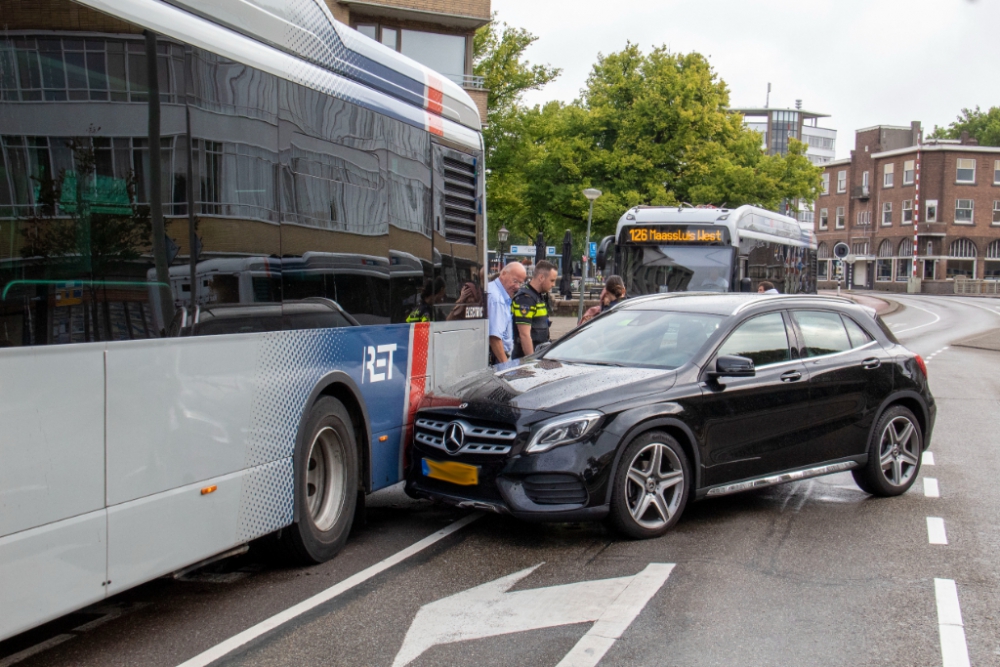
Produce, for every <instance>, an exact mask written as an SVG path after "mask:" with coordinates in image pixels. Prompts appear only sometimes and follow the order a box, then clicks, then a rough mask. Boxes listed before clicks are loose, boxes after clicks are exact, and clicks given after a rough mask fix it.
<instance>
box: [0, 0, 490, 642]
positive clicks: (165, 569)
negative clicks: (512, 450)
mask: <svg viewBox="0 0 1000 667" xmlns="http://www.w3.org/2000/svg"><path fill="white" fill-rule="evenodd" d="M184 4H185V3H183V2H180V3H165V2H160V1H159V0H115V1H114V2H112V1H110V0H107V1H106V0H80V1H79V2H70V1H69V0H38V2H33V3H28V4H25V3H20V2H14V1H13V0H0V16H2V17H3V21H4V24H3V27H2V31H0V82H2V84H3V85H2V87H3V91H2V92H3V94H2V96H0V424H2V425H3V426H2V428H0V609H2V610H3V613H2V614H0V639H3V638H6V637H9V636H11V635H13V634H16V633H19V632H22V631H24V630H26V629H28V628H30V627H33V626H35V625H37V624H39V623H43V622H45V621H47V620H50V619H52V618H55V617H57V616H59V615H61V614H64V613H67V612H69V611H72V610H74V609H78V608H80V607H82V606H85V605H87V604H90V603H93V602H96V601H99V600H102V599H104V598H106V597H108V596H111V595H114V594H116V593H119V592H121V591H124V590H126V589H128V588H129V587H132V586H135V585H137V584H140V583H142V582H145V581H148V580H150V579H152V578H155V577H158V576H161V575H164V574H168V573H171V572H174V571H177V570H179V569H181V568H185V567H188V566H190V565H193V564H196V563H199V562H201V561H202V560H204V559H207V558H210V557H213V556H214V555H216V554H219V553H223V552H225V551H227V550H229V549H232V548H233V547H235V546H237V545H241V544H245V543H247V542H249V541H251V540H253V539H256V538H258V537H261V536H264V535H268V534H271V533H276V532H278V531H280V533H281V535H282V539H283V540H285V541H286V546H287V547H288V550H289V553H290V554H291V555H293V556H294V557H295V558H296V559H297V560H298V561H300V562H317V561H321V560H324V559H326V558H330V557H332V556H333V555H334V554H335V553H336V552H337V550H338V549H339V548H340V547H341V546H342V544H343V542H344V540H345V539H346V537H347V534H348V532H349V530H350V525H351V520H352V519H353V508H354V507H355V504H356V503H357V502H358V500H359V497H360V496H361V494H364V493H367V492H371V491H374V490H377V489H381V488H384V487H386V486H389V485H391V484H394V483H395V482H397V481H399V480H401V479H402V468H403V464H404V459H405V454H406V452H405V443H406V442H407V437H408V429H410V427H411V421H412V414H413V410H414V408H415V406H416V405H417V404H418V403H419V401H420V399H421V397H422V395H423V393H424V392H425V391H426V390H428V389H429V388H433V387H435V386H439V385H442V384H445V383H448V382H450V381H451V380H452V379H454V378H456V377H458V376H459V375H461V374H462V373H464V372H467V371H470V370H474V369H477V368H482V367H484V366H485V365H486V359H487V356H486V349H487V332H486V324H485V320H483V319H482V317H483V314H484V309H483V307H482V304H473V303H468V302H465V301H463V298H464V297H463V295H468V294H471V293H476V290H472V289H466V287H467V286H468V284H469V283H477V284H478V285H479V287H480V289H479V291H478V293H479V294H481V293H482V291H483V290H482V287H483V283H482V281H483V277H484V276H483V274H482V268H483V261H484V258H485V248H484V238H485V216H484V203H483V192H484V188H483V178H484V175H483V168H482V166H483V165H482V142H481V136H480V127H479V119H478V115H477V114H476V112H475V111H474V109H475V105H474V104H473V103H472V102H471V100H469V99H468V96H467V95H465V93H464V92H462V90H461V89H460V88H458V87H457V86H453V87H450V88H449V85H451V84H450V82H447V81H444V82H443V83H442V81H441V80H440V79H441V77H439V76H437V75H434V73H431V72H429V71H426V70H425V69H424V68H421V66H419V65H417V64H416V63H414V62H412V61H409V60H407V59H405V58H403V57H402V56H399V55H398V54H395V53H394V52H392V51H390V50H388V49H384V48H383V47H381V46H380V45H378V44H377V43H375V42H373V41H371V40H366V38H364V37H361V36H359V35H357V34H354V33H353V31H351V30H350V29H348V28H346V27H344V26H342V25H339V24H336V23H335V22H334V20H333V18H332V16H331V15H330V14H329V10H328V9H327V8H326V7H325V5H324V4H323V3H322V2H319V1H317V2H313V3H310V2H300V3H296V4H295V7H294V16H292V17H290V18H289V20H293V19H295V17H300V18H302V20H305V21H307V23H308V28H309V30H310V31H309V35H308V38H309V39H321V40H324V41H326V42H338V43H337V44H334V46H336V48H333V49H326V50H322V49H316V50H314V51H311V52H310V53H312V54H315V53H320V54H328V53H332V54H341V55H343V54H347V55H345V56H344V57H347V58H353V57H354V56H352V55H351V54H352V53H354V54H355V55H357V53H360V52H363V53H361V55H363V56H364V58H367V59H368V61H373V62H378V63H381V65H382V66H383V67H389V68H392V69H394V71H395V72H396V75H397V77H396V79H395V80H394V86H393V87H392V90H393V91H399V90H403V89H404V88H405V91H404V92H406V95H402V94H400V95H401V96H400V97H393V96H392V95H391V94H389V93H388V92H385V91H382V90H378V89H377V88H375V87H372V85H368V84H369V83H370V82H367V80H359V79H365V77H364V76H361V75H362V74H364V73H363V72H361V73H360V74H359V73H358V70H357V68H355V67H353V66H351V67H348V66H347V65H345V64H344V63H342V62H339V61H338V62H333V61H331V62H322V63H320V62H316V61H315V60H310V59H309V58H310V57H312V56H310V55H309V54H304V55H297V54H296V52H295V48H294V44H295V43H297V42H295V40H294V39H292V38H289V39H292V42H293V44H291V45H288V44H277V45H276V44H273V43H271V42H269V41H268V40H267V39H264V38H263V37H259V36H255V35H252V34H242V33H238V32H235V31H234V29H232V28H228V27H224V25H223V24H225V25H228V26H237V25H249V26H263V25H266V22H267V21H274V20H275V19H274V18H273V16H271V17H270V18H268V17H269V16H270V13H271V12H273V11H278V10H277V9H275V7H274V6H273V5H274V3H269V2H259V3H258V2H255V1H254V0H249V1H248V2H245V3H242V4H241V5H240V7H241V8H240V10H239V11H241V12H251V13H252V12H255V11H257V12H259V13H260V16H257V17H255V18H254V20H249V19H248V20H246V21H236V20H233V21H228V20H227V21H222V20H221V19H220V21H218V22H213V21H212V20H211V17H206V15H205V12H206V11H216V9H217V10H218V11H228V10H229V6H228V5H218V6H215V5H213V6H211V7H209V6H208V5H204V6H203V7H202V9H201V10H200V11H199V13H198V14H197V15H196V14H195V13H192V12H189V11H187V10H185V9H184V7H183V5H184ZM258 5H259V6H258ZM205 7H209V9H205ZM286 18H288V17H286ZM289 26H292V27H289ZM293 28H294V25H293V23H282V24H281V26H280V30H272V31H268V35H270V36H271V37H274V36H277V37H274V38H275V39H277V38H281V37H282V36H285V35H288V34H291V32H293ZM296 39H297V38H296ZM303 39H305V38H303ZM368 42H371V43H370V44H369V43H368ZM358 50H360V51H358ZM338 57H339V56H338ZM355 60H357V59H355ZM352 62H353V61H352ZM348 64H350V63H348ZM341 66H343V67H341ZM338 67H340V68H341V69H343V70H345V71H346V70H350V71H351V72H354V73H355V74H357V77H356V78H354V79H352V78H350V77H347V76H345V75H343V73H342V72H341V71H340V70H338ZM368 78H372V79H373V80H374V78H373V77H368ZM435 86H444V87H445V90H443V91H442V90H440V89H436V88H435ZM407 91H408V92H407ZM390 92H391V91H390ZM428 100H431V101H433V102H434V104H433V105H431V104H430V103H429V102H428ZM442 100H443V102H442ZM470 110H471V111H470ZM414 312H418V313H420V317H419V318H417V319H416V320H414V321H413V323H407V320H408V318H409V317H410V315H411V314H412V313H414Z"/></svg>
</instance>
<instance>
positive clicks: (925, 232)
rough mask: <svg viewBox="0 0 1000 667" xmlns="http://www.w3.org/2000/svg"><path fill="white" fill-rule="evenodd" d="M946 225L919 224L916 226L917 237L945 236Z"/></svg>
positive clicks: (934, 223)
mask: <svg viewBox="0 0 1000 667" xmlns="http://www.w3.org/2000/svg"><path fill="white" fill-rule="evenodd" d="M947 234H948V224H947V223H945V222H921V223H920V224H919V225H917V236H947Z"/></svg>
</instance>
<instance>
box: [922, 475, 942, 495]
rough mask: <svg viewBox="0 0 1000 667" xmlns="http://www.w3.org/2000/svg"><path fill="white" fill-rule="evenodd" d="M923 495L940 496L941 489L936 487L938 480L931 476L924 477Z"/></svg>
mask: <svg viewBox="0 0 1000 667" xmlns="http://www.w3.org/2000/svg"><path fill="white" fill-rule="evenodd" d="M924 495H925V496H927V497H928V498H940V497H941V489H939V488H938V481H937V480H936V479H934V478H933V477H924Z"/></svg>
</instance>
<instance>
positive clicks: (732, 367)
mask: <svg viewBox="0 0 1000 667" xmlns="http://www.w3.org/2000/svg"><path fill="white" fill-rule="evenodd" d="M756 375H757V371H756V369H754V365H753V359H750V358H749V357H738V356H735V355H722V356H720V357H719V358H718V359H716V360H715V370H714V371H710V372H709V377H713V378H720V377H730V378H752V377H754V376H756Z"/></svg>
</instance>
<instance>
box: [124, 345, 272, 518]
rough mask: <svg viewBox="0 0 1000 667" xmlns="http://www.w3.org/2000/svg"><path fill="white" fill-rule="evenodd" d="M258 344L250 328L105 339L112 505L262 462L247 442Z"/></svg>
mask: <svg viewBox="0 0 1000 667" xmlns="http://www.w3.org/2000/svg"><path fill="white" fill-rule="evenodd" d="M258 346H259V337H258V336H253V335H230V336H205V337H200V338H182V339H173V340H151V341H134V342H123V343H116V344H115V345H111V346H109V349H108V361H107V365H108V369H107V373H108V379H107V382H108V425H107V451H108V505H109V506H113V505H119V504H121V503H124V502H128V501H130V500H135V499H137V498H142V497H145V496H150V495H152V494H155V493H160V492H163V491H167V490H170V489H176V488H178V487H181V486H184V485H185V484H193V483H195V482H200V481H202V480H207V479H211V478H214V477H218V476H220V475H225V474H228V473H232V472H237V471H239V470H242V469H243V468H245V467H247V466H248V465H253V464H254V463H264V461H258V462H253V463H251V462H248V461H247V444H246V443H247V432H248V430H249V429H250V428H251V405H252V399H253V396H254V389H255V384H256V382H258V381H259V380H258V378H256V375H257V349H258ZM288 455H289V454H285V456H288ZM274 458H278V456H275V457H274ZM270 460H273V459H270Z"/></svg>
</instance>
